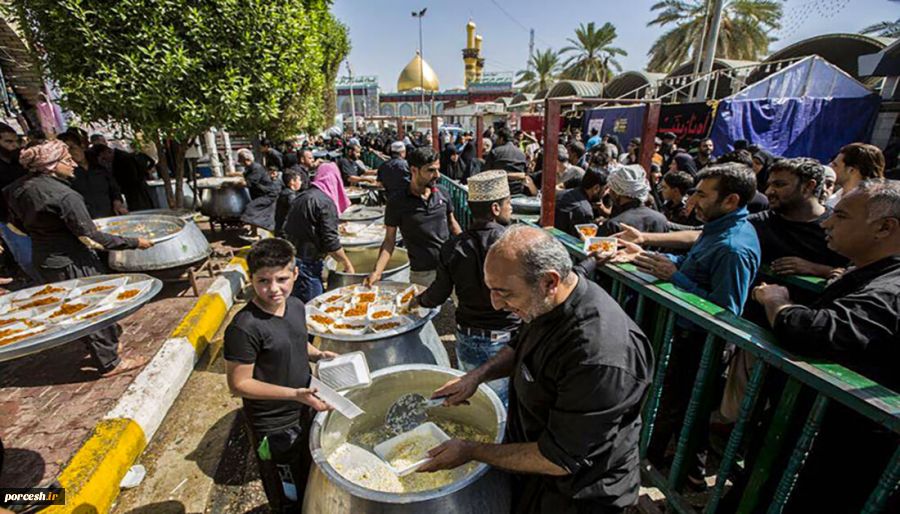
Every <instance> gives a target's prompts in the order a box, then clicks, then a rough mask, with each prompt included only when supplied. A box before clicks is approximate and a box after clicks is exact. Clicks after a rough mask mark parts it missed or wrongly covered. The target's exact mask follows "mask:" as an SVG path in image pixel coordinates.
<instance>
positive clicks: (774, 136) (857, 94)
mask: <svg viewBox="0 0 900 514" xmlns="http://www.w3.org/2000/svg"><path fill="white" fill-rule="evenodd" d="M880 103H881V99H880V97H879V96H878V95H876V94H875V93H873V92H872V91H871V90H869V89H868V88H867V87H865V86H864V85H862V84H860V83H859V82H858V81H856V80H855V79H854V78H853V77H851V76H850V75H848V74H846V73H845V72H844V71H842V70H841V69H840V68H838V67H836V66H834V65H832V64H831V63H829V62H828V61H826V60H824V59H822V58H821V57H819V56H815V55H814V56H810V57H807V58H805V59H803V60H801V61H798V62H796V63H794V64H792V65H790V66H788V67H786V68H785V69H783V70H781V71H779V72H777V73H774V74H772V75H770V76H768V77H766V78H765V79H763V80H761V81H759V82H757V83H755V84H753V85H751V86H748V87H747V88H745V89H743V90H742V91H740V92H739V93H737V94H736V95H734V96H731V97H728V98H725V99H723V100H722V101H721V102H719V105H718V108H717V109H716V118H715V121H714V122H713V127H712V131H711V133H710V137H711V138H712V139H713V142H714V143H715V147H716V153H717V154H719V155H721V154H722V153H725V152H727V151H730V150H731V149H733V144H734V142H735V141H737V140H739V139H744V140H746V141H749V142H750V144H755V145H759V146H760V147H762V148H764V149H766V150H768V151H770V152H772V153H773V154H775V155H781V156H784V157H814V158H816V159H819V160H820V161H823V162H828V161H829V160H830V159H831V158H832V157H833V156H834V154H835V153H837V151H838V150H839V149H840V148H841V147H842V146H844V145H846V144H848V143H852V142H855V141H868V139H869V134H870V133H871V130H872V125H873V124H874V121H875V116H876V115H877V114H878V108H879V105H880Z"/></svg>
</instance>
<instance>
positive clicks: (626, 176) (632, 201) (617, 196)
mask: <svg viewBox="0 0 900 514" xmlns="http://www.w3.org/2000/svg"><path fill="white" fill-rule="evenodd" d="M607 184H608V185H609V196H610V200H612V212H611V214H610V218H609V219H608V220H607V221H606V223H604V224H603V226H601V227H600V233H599V234H598V235H601V236H609V235H612V234H615V233H617V232H620V231H621V230H622V224H623V223H624V224H626V225H628V226H630V227H638V226H640V227H643V228H641V229H640V231H641V232H652V233H657V232H665V231H666V224H667V223H668V220H667V219H666V216H665V215H664V214H663V213H661V212H659V211H655V210H653V209H651V208H650V207H647V205H646V202H647V198H648V197H649V196H650V182H649V181H648V180H647V173H646V172H645V171H644V168H643V167H641V165H640V164H629V165H628V166H620V167H618V168H615V169H613V170H612V171H611V172H610V173H609V180H608V181H607Z"/></svg>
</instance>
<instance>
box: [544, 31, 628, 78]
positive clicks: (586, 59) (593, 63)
mask: <svg viewBox="0 0 900 514" xmlns="http://www.w3.org/2000/svg"><path fill="white" fill-rule="evenodd" d="M615 40H616V27H615V26H614V25H613V24H612V23H609V22H606V23H604V24H603V26H601V27H600V28H597V27H596V26H595V25H594V22H589V23H588V24H587V25H585V24H581V25H579V26H578V28H577V29H575V39H572V38H569V39H568V40H567V41H568V42H569V44H570V46H567V47H565V48H563V49H561V50H560V53H562V54H569V56H568V58H567V59H566V61H565V62H564V63H563V67H564V68H565V69H564V70H563V76H564V77H566V78H570V79H574V80H586V81H588V82H602V83H604V84H605V83H606V82H607V81H609V80H610V79H611V78H612V76H613V71H612V70H616V71H622V65H620V64H619V61H617V60H616V57H617V56H625V55H628V52H626V51H625V50H623V49H621V48H619V47H617V46H613V42H614V41H615Z"/></svg>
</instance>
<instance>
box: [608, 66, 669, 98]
mask: <svg viewBox="0 0 900 514" xmlns="http://www.w3.org/2000/svg"><path fill="white" fill-rule="evenodd" d="M663 77H665V75H664V74H662V73H650V72H646V71H626V72H625V73H620V74H619V75H616V76H615V78H613V79H612V80H611V81H609V83H608V84H606V88H605V89H604V90H603V94H604V95H605V96H606V98H621V97H624V96H626V95H627V96H628V97H632V96H634V95H635V94H636V95H637V96H639V97H640V98H644V96H645V93H647V89H651V90H655V89H656V83H657V82H658V81H659V80H660V79H662V78H663ZM645 86H646V87H645ZM641 88H643V89H641ZM638 89H640V91H637V90H638ZM635 91H637V93H635Z"/></svg>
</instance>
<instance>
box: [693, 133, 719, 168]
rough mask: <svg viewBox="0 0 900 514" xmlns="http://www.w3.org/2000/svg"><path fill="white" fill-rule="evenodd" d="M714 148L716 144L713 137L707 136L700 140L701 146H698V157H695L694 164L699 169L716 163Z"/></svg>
mask: <svg viewBox="0 0 900 514" xmlns="http://www.w3.org/2000/svg"><path fill="white" fill-rule="evenodd" d="M713 150H715V144H714V143H713V140H712V139H710V138H708V137H707V138H705V139H703V140H702V141H700V146H698V147H697V157H694V166H695V167H696V168H697V171H700V170H702V169H703V168H705V167H707V166H709V165H712V164H715V163H716V158H715V157H713Z"/></svg>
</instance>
